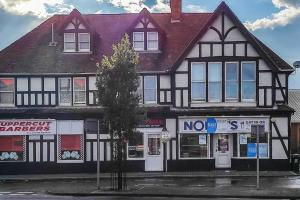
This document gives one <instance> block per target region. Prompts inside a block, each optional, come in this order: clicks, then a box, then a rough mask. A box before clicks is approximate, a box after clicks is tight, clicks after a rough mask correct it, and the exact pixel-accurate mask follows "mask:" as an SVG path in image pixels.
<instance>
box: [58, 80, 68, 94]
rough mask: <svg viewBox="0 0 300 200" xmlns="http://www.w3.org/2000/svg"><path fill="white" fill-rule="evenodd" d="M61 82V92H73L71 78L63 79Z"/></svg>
mask: <svg viewBox="0 0 300 200" xmlns="http://www.w3.org/2000/svg"><path fill="white" fill-rule="evenodd" d="M59 81H60V86H59V88H60V90H66V91H71V79H70V78H61V79H59Z"/></svg>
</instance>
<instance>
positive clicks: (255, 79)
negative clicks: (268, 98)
mask: <svg viewBox="0 0 300 200" xmlns="http://www.w3.org/2000/svg"><path fill="white" fill-rule="evenodd" d="M244 63H253V64H254V75H255V77H254V83H255V94H254V99H244V98H243V82H244V80H243V64H244ZM240 73H241V101H242V102H256V95H257V92H256V90H257V88H256V81H257V77H256V62H255V61H243V62H241V71H240ZM246 81H249V82H250V81H253V80H246Z"/></svg>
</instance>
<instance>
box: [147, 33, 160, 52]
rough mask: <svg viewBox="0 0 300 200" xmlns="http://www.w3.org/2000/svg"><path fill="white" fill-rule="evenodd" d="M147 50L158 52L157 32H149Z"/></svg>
mask: <svg viewBox="0 0 300 200" xmlns="http://www.w3.org/2000/svg"><path fill="white" fill-rule="evenodd" d="M147 50H154V51H155V50H158V33H157V32H147Z"/></svg>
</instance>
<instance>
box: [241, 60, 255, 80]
mask: <svg viewBox="0 0 300 200" xmlns="http://www.w3.org/2000/svg"><path fill="white" fill-rule="evenodd" d="M242 71H243V72H242V80H243V81H246V80H247V81H253V80H255V64H254V63H242Z"/></svg>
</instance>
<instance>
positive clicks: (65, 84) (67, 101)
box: [59, 78, 72, 106]
mask: <svg viewBox="0 0 300 200" xmlns="http://www.w3.org/2000/svg"><path fill="white" fill-rule="evenodd" d="M71 103H72V88H71V78H60V79H59V105H63V106H70V105H71Z"/></svg>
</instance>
